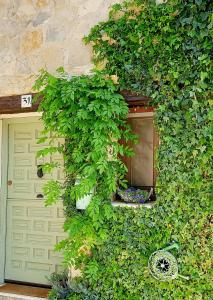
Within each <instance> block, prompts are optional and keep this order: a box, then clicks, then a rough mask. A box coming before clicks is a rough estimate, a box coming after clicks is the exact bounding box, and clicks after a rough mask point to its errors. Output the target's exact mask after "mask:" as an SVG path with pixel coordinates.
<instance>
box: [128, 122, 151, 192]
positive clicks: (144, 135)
mask: <svg viewBox="0 0 213 300" xmlns="http://www.w3.org/2000/svg"><path fill="white" fill-rule="evenodd" d="M129 123H130V124H131V126H132V129H133V132H134V133H136V134H137V135H138V137H139V142H138V143H137V144H136V145H134V146H133V151H134V153H135V155H134V156H133V157H131V158H126V159H125V163H126V165H127V167H128V170H129V171H128V174H127V179H128V182H129V184H131V185H133V186H153V172H154V161H153V159H154V158H153V156H154V124H153V117H143V118H130V119H129Z"/></svg>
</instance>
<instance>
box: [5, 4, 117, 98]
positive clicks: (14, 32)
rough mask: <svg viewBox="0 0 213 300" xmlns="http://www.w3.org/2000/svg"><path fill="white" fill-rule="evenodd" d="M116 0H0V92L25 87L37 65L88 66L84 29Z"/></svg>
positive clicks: (25, 90)
mask: <svg viewBox="0 0 213 300" xmlns="http://www.w3.org/2000/svg"><path fill="white" fill-rule="evenodd" d="M118 2H122V0H0V66H1V71H0V96H4V95H14V94H24V93H28V92H30V91H31V87H32V84H33V82H34V80H35V75H36V74H37V73H38V71H39V69H41V68H47V69H48V70H49V71H50V72H54V71H55V69H56V68H57V67H59V66H64V67H65V69H66V70H67V71H68V72H69V73H71V74H81V73H86V72H88V70H89V69H90V68H91V61H90V58H91V49H90V47H88V46H85V45H84V44H83V42H82V38H83V36H84V35H86V34H88V32H89V30H90V28H91V27H92V26H93V25H95V24H96V23H97V22H99V21H101V20H105V19H106V18H107V14H108V10H109V6H110V5H112V4H114V3H118Z"/></svg>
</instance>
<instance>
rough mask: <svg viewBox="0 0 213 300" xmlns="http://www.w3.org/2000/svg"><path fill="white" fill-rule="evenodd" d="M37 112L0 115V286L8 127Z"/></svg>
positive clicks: (23, 121) (5, 199)
mask: <svg viewBox="0 0 213 300" xmlns="http://www.w3.org/2000/svg"><path fill="white" fill-rule="evenodd" d="M41 116H42V114H41V113H38V112H31V113H20V114H5V115H0V285H1V284H3V283H4V280H5V263H6V233H7V226H6V224H7V175H8V170H7V169H8V143H9V139H8V137H9V136H8V134H9V131H8V127H9V124H13V123H28V122H30V119H32V117H41Z"/></svg>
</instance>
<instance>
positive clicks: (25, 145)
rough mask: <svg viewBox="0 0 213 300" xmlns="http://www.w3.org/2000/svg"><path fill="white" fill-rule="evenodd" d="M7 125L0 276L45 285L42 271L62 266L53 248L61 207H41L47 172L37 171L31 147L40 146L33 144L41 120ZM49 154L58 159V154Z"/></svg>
mask: <svg viewBox="0 0 213 300" xmlns="http://www.w3.org/2000/svg"><path fill="white" fill-rule="evenodd" d="M8 126H9V127H8V130H9V139H8V141H9V142H8V149H9V151H8V192H7V234H6V265H5V279H7V280H15V281H22V282H31V283H39V284H47V283H48V280H47V276H49V275H50V274H51V273H52V272H58V271H60V270H61V268H62V267H61V262H62V257H61V255H59V254H58V253H57V252H54V250H53V249H54V245H55V244H56V243H57V242H59V241H60V240H61V239H63V238H64V236H65V234H64V232H63V221H64V216H63V208H62V205H61V204H59V205H58V206H51V207H45V206H44V199H43V198H42V194H43V191H42V186H43V184H44V183H45V182H47V180H48V179H50V175H45V174H44V176H43V177H42V178H39V176H38V175H37V170H38V168H37V166H38V165H42V164H43V163H44V162H45V161H44V159H43V160H41V159H38V158H36V152H37V150H39V149H41V148H42V147H44V146H45V145H37V140H38V138H39V135H40V132H41V130H42V123H41V121H39V120H38V119H31V120H30V121H29V122H27V123H26V121H25V122H24V123H20V120H19V121H18V122H17V123H15V122H14V121H13V122H12V123H11V124H9V125H8ZM46 146H47V145H46ZM51 159H53V158H52V157H49V158H45V160H51ZM54 159H58V160H59V161H60V160H61V157H55V158H54ZM52 177H53V178H54V179H58V180H61V181H63V172H62V170H61V169H59V170H56V171H55V174H54V175H52Z"/></svg>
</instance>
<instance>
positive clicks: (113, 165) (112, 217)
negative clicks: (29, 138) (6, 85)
mask: <svg viewBox="0 0 213 300" xmlns="http://www.w3.org/2000/svg"><path fill="white" fill-rule="evenodd" d="M85 42H86V43H92V46H93V53H94V56H93V61H94V63H95V68H96V71H95V72H96V73H95V75H92V76H90V77H87V76H82V77H80V78H71V79H70V80H68V79H67V78H66V77H65V78H64V74H63V75H62V76H59V77H53V76H52V75H50V74H47V73H43V74H41V76H40V79H39V81H38V84H37V86H36V87H37V88H41V87H42V86H44V87H45V88H44V89H43V90H42V92H41V93H42V95H43V96H44V100H43V101H42V104H41V110H43V111H44V114H43V120H44V123H45V126H46V129H47V130H48V131H49V130H54V131H56V132H57V133H58V132H60V135H61V136H63V137H66V139H67V143H65V145H67V146H66V147H65V148H64V149H63V150H62V151H63V153H64V156H65V167H66V170H67V175H68V176H67V182H66V189H65V192H64V193H63V198H64V203H65V207H66V212H67V221H66V223H65V229H66V230H67V232H68V233H69V238H68V239H67V240H66V241H65V242H64V243H62V244H61V245H60V247H62V248H64V249H65V260H66V261H67V262H70V261H74V262H75V266H76V267H80V268H81V270H82V277H81V279H78V280H76V286H75V288H73V287H70V289H69V293H68V296H67V299H117V300H124V299H125V300H126V299H129V300H141V299H151V300H158V299H211V297H212V276H211V270H212V269H211V268H212V257H211V252H210V246H211V223H212V219H211V213H210V206H211V196H212V194H211V187H212V184H211V178H212V165H211V157H212V138H211V126H210V124H211V122H212V120H213V114H212V100H211V80H212V1H210V0H188V1H185V0H173V1H167V3H163V4H159V5H157V4H156V3H155V1H151V0H150V1H148V0H147V1H141V0H140V1H139V0H133V1H124V2H123V3H122V4H116V5H114V6H113V7H112V9H111V11H110V14H109V20H108V21H106V22H101V23H99V24H98V25H96V26H95V27H94V28H92V30H91V33H90V34H89V35H88V36H87V37H85ZM107 78H108V79H107ZM110 78H113V79H114V80H115V78H116V84H115V83H113V81H112V80H111V79H110ZM119 89H120V90H122V89H128V90H131V91H136V92H138V93H142V94H144V95H146V96H150V97H152V99H153V100H152V105H154V106H155V108H156V113H155V124H156V128H157V130H158V132H159V136H160V146H159V149H158V153H157V162H158V166H157V167H158V179H157V185H156V193H157V201H156V204H155V206H154V208H153V209H151V210H147V209H145V208H140V209H137V210H132V209H128V208H114V209H113V208H112V207H111V205H110V199H111V195H112V193H113V192H114V191H115V189H116V182H118V181H119V180H120V182H123V176H124V174H125V167H124V165H123V164H122V163H121V162H120V160H119V158H118V156H117V155H118V154H120V155H123V154H124V153H126V152H127V153H128V154H130V152H131V151H130V150H129V149H128V148H127V149H126V148H125V147H124V148H123V147H122V146H121V145H119V143H118V140H119V139H120V138H124V139H126V140H128V139H134V137H133V136H132V135H131V133H130V131H129V129H128V128H126V123H125V121H124V120H125V117H126V115H127V106H126V104H125V102H124V100H123V99H122V97H121V96H119V94H118V93H117V92H118V91H119ZM121 128H122V129H121ZM78 130H79V131H78ZM111 145H113V149H114V152H113V153H114V155H113V159H112V160H110V159H109V157H108V151H107V149H108V147H110V146H111ZM74 175H75V176H77V175H80V177H81V178H82V181H81V184H80V186H79V187H76V186H75V185H74V183H73V182H74V179H75V178H76V177H75V176H74ZM117 180H118V181H117ZM94 185H96V186H97V189H96V193H95V195H94V197H93V200H92V202H91V204H90V206H89V207H88V209H87V210H86V211H85V212H84V213H79V212H77V211H76V210H75V208H74V204H73V203H74V202H75V200H76V198H78V197H80V196H82V195H84V194H86V193H88V192H89V191H90V190H91V188H92V187H93V186H94ZM58 190H59V191H60V190H61V189H60V188H58ZM51 195H52V194H51V189H50V190H49V193H48V197H49V199H50V202H52V201H54V200H53V199H55V196H51ZM51 199H52V200H51ZM173 240H175V241H177V242H178V243H179V245H180V250H178V251H176V253H175V256H176V257H177V259H178V264H179V267H180V271H181V273H182V274H185V275H188V276H189V277H190V280H189V281H184V280H183V279H176V280H173V281H170V282H159V281H157V280H156V279H154V278H152V277H151V275H150V274H149V270H148V267H147V265H148V259H149V256H150V255H151V253H153V252H154V251H155V250H157V249H160V248H163V247H164V246H165V245H167V244H169V243H171V242H172V241H173ZM73 284H74V283H73ZM77 287H78V288H77ZM52 297H53V298H52V299H62V298H60V296H59V294H57V292H56V291H55V294H54V291H53V293H52ZM54 297H55V298H54Z"/></svg>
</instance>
